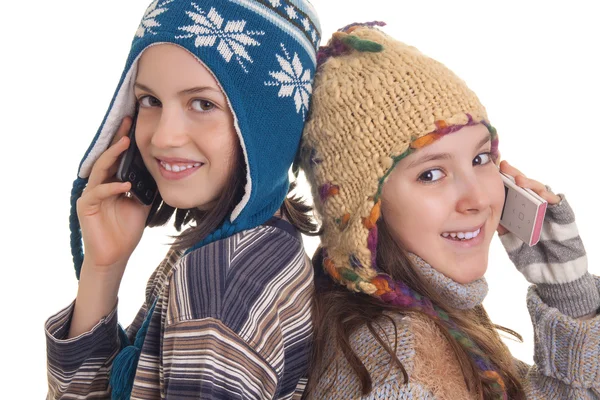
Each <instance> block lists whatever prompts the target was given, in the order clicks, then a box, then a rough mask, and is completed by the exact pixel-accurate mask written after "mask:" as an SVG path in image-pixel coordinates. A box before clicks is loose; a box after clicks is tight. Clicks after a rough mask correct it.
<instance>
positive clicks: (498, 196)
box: [485, 170, 505, 219]
mask: <svg viewBox="0 0 600 400" xmlns="http://www.w3.org/2000/svg"><path fill="white" fill-rule="evenodd" d="M485 182H486V185H487V192H488V193H489V194H490V202H491V205H492V209H493V211H494V212H495V214H496V215H495V217H496V218H498V219H500V213H501V212H502V208H503V207H504V196H505V191H504V183H503V182H502V178H501V177H500V174H499V173H498V172H497V171H496V170H494V171H492V173H491V174H490V176H488V177H487V179H486V180H485Z"/></svg>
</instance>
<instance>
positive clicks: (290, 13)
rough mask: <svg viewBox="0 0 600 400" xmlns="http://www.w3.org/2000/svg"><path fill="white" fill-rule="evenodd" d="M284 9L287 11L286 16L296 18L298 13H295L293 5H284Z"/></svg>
mask: <svg viewBox="0 0 600 400" xmlns="http://www.w3.org/2000/svg"><path fill="white" fill-rule="evenodd" d="M285 11H286V12H287V15H288V17H290V18H291V19H296V18H298V14H297V13H296V10H295V9H294V7H292V6H288V7H286V9H285Z"/></svg>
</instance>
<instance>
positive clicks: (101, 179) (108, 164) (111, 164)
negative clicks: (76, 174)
mask: <svg viewBox="0 0 600 400" xmlns="http://www.w3.org/2000/svg"><path fill="white" fill-rule="evenodd" d="M128 147H129V138H126V137H123V138H121V139H120V140H119V141H118V142H117V143H115V144H114V145H112V146H111V147H109V148H108V149H107V150H106V151H105V152H104V153H102V155H101V156H100V158H98V160H96V162H95V163H94V166H93V168H92V173H91V174H90V179H89V180H88V185H87V187H88V188H89V189H93V188H94V187H96V186H98V185H101V184H102V183H105V182H107V181H109V179H111V178H113V177H114V175H115V172H116V171H114V169H115V166H116V165H117V163H118V161H119V157H120V156H121V154H122V153H123V152H124V151H125V150H127V148H128ZM111 172H112V173H111Z"/></svg>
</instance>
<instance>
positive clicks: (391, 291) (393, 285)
mask: <svg viewBox="0 0 600 400" xmlns="http://www.w3.org/2000/svg"><path fill="white" fill-rule="evenodd" d="M373 284H375V285H376V286H377V288H378V289H380V288H381V289H383V290H380V291H378V292H377V295H379V298H380V299H381V300H383V301H384V302H386V303H388V304H395V305H397V306H401V307H408V308H413V309H416V310H420V311H422V312H424V313H425V314H427V315H429V316H431V317H432V318H435V319H437V320H438V321H440V322H441V323H443V324H444V325H446V327H448V331H449V332H450V334H451V335H452V337H454V339H456V341H457V342H458V343H459V344H460V345H461V346H462V347H463V348H464V349H465V351H466V352H467V354H468V355H469V356H470V357H471V358H472V359H473V361H475V364H477V366H478V367H479V369H480V370H481V371H482V372H483V375H484V376H485V377H486V378H488V379H490V380H492V381H493V383H492V387H494V389H496V391H497V392H498V396H497V397H496V398H497V399H505V398H506V392H505V385H504V381H503V379H502V377H501V376H500V374H498V372H497V371H496V368H495V366H494V365H493V364H492V363H491V362H490V360H489V359H488V358H487V357H486V356H485V355H484V354H483V352H482V351H481V349H480V348H479V346H477V344H476V343H475V342H474V341H473V340H472V339H471V338H470V337H469V336H468V335H467V334H465V333H464V332H463V331H462V330H460V328H459V327H458V326H457V325H456V323H455V322H454V321H452V320H451V319H450V317H449V316H448V314H447V313H446V312H445V311H444V310H442V309H441V308H439V307H437V306H435V305H433V303H432V302H431V300H429V299H428V298H427V297H424V296H421V295H420V294H419V293H417V292H415V291H414V290H412V289H411V288H410V287H409V286H408V285H406V284H405V283H404V282H402V281H394V280H392V278H391V277H390V276H388V275H385V274H379V275H378V276H377V277H375V278H374V279H373Z"/></svg>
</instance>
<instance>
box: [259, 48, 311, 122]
mask: <svg viewBox="0 0 600 400" xmlns="http://www.w3.org/2000/svg"><path fill="white" fill-rule="evenodd" d="M281 48H282V50H283V54H284V55H285V58H284V57H282V56H281V55H279V54H276V55H275V56H276V57H277V61H279V66H280V67H281V71H277V72H269V75H271V76H272V77H273V78H275V80H274V81H268V82H265V85H266V86H279V87H280V89H279V93H278V94H277V95H278V96H279V97H281V98H283V97H290V96H293V97H294V103H295V104H296V112H297V113H300V111H302V119H303V120H304V118H305V117H306V111H307V110H308V104H309V99H310V95H311V93H312V83H311V78H310V70H309V69H306V70H305V69H304V67H303V66H302V63H301V62H300V58H298V54H296V53H294V57H293V58H292V57H290V55H289V53H288V52H287V50H286V48H285V46H284V45H283V43H282V44H281Z"/></svg>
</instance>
